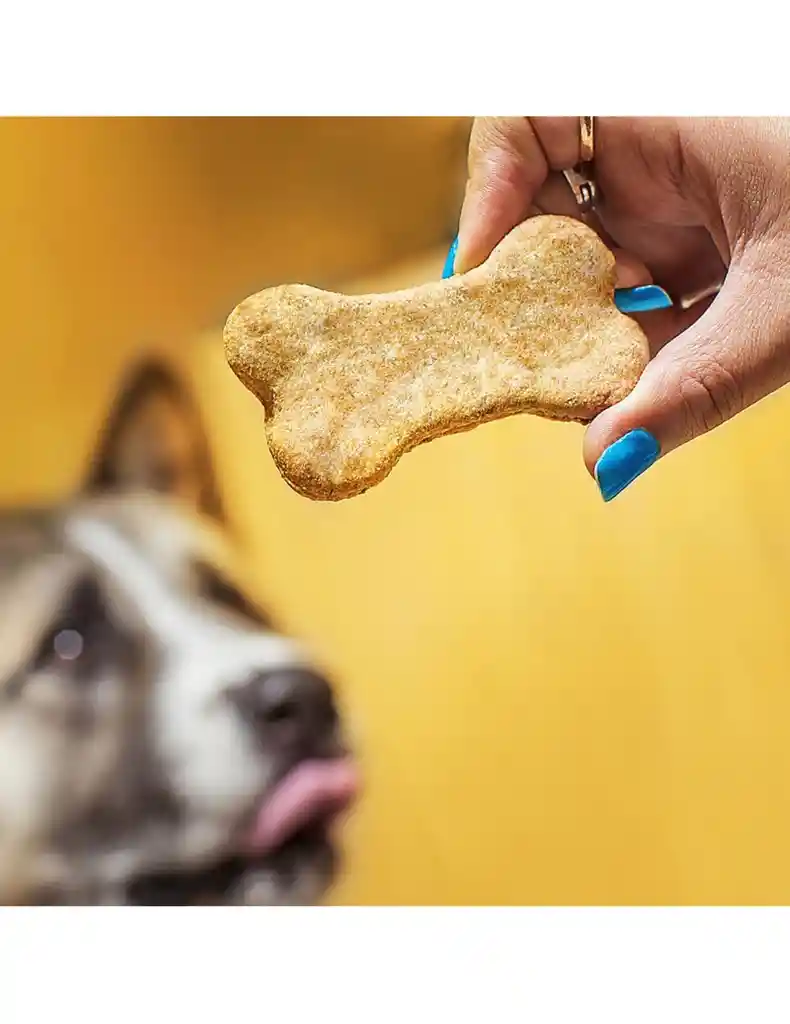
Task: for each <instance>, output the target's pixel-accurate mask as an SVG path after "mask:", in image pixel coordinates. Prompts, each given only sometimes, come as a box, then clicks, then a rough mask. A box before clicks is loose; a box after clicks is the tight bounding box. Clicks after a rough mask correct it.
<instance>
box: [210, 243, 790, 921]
mask: <svg viewBox="0 0 790 1024" xmlns="http://www.w3.org/2000/svg"><path fill="white" fill-rule="evenodd" d="M441 256H442V254H441V253H438V252H437V253H436V255H435V257H433V258H431V259H428V260H427V261H425V262H423V263H422V264H420V265H417V266H414V267H412V268H409V269H407V270H405V271H404V272H403V274H401V275H394V276H390V277H389V278H387V279H381V278H378V279H376V280H372V281H369V282H364V283H361V284H359V285H358V286H357V287H359V288H363V287H394V286H400V285H401V284H405V283H408V282H409V281H412V282H415V281H416V280H418V279H426V278H428V277H430V276H436V275H438V273H439V270H440V267H441ZM190 362H191V365H192V367H193V369H194V371H195V374H196V377H197V380H198V382H199V384H200V387H201V390H202V392H203V394H204V398H205V401H206V404H207V408H208V411H209V413H210V415H211V421H212V425H213V430H214V433H215V437H216V439H217V443H218V452H219V455H220V461H221V468H222V474H223V478H224V480H225V484H226V489H227V494H228V499H229V504H230V508H231V512H232V513H233V514H234V516H235V517H236V518H237V520H239V522H240V523H241V525H242V527H243V529H244V532H245V534H246V536H247V539H248V541H249V542H250V544H251V546H252V549H253V552H254V557H255V558H256V559H258V561H259V564H260V566H261V573H262V579H263V580H264V582H265V584H266V586H267V588H268V590H269V592H270V593H271V594H272V595H274V596H275V597H276V602H277V603H278V605H279V607H280V608H281V609H282V611H283V613H284V615H285V618H286V620H287V621H289V622H290V624H291V625H292V626H293V627H294V628H296V629H298V630H299V631H300V632H303V633H305V634H306V635H307V636H309V637H311V638H312V639H313V640H314V642H315V643H316V644H317V645H318V647H319V648H320V650H322V651H323V652H324V654H325V656H326V657H327V659H328V660H329V662H330V663H331V664H332V665H333V666H334V667H335V668H336V670H337V671H338V672H339V674H340V676H341V677H342V679H343V680H344V682H345V695H346V699H347V702H348V704H349V707H350V709H351V711H352V713H353V715H354V719H355V721H356V722H357V724H358V727H359V729H360V730H361V739H362V742H363V750H364V763H365V770H366V774H367V777H368V793H367V799H366V801H365V803H364V805H363V807H362V808H361V810H360V812H359V814H358V815H357V818H356V820H355V821H354V822H353V825H352V828H351V833H350V862H349V864H350V869H349V874H348V878H347V881H346V884H345V885H344V886H343V888H342V889H341V890H340V891H339V892H338V894H337V898H338V900H340V901H341V902H365V903H406V902H409V903H421V902H429V903H450V904H452V903H522V902H526V903H565V904H568V903H677V902H693V903H698V902H702V903H705V902H784V901H787V900H790V866H789V865H790V742H789V741H790V630H788V623H789V622H790V527H788V514H787V505H788V499H789V498H790V463H788V460H787V459H785V457H784V454H783V452H784V443H783V442H784V437H785V435H786V434H787V433H788V429H790V428H788V424H790V395H781V396H779V397H776V398H774V399H773V400H771V401H770V402H767V403H765V404H764V405H763V406H762V407H760V408H758V409H756V410H754V411H753V412H751V413H749V414H747V415H745V416H743V417H742V418H741V419H740V420H739V421H738V422H737V423H734V424H731V425H729V426H727V427H725V428H723V429H722V430H721V431H720V432H718V433H717V434H716V435H714V436H711V437H709V438H707V439H704V440H702V441H700V442H698V443H697V444H695V445H694V446H693V447H690V448H688V449H687V450H686V451H683V452H679V453H677V454H676V455H673V456H672V458H671V459H669V460H667V462H666V463H664V464H663V465H661V466H659V467H657V468H656V469H654V470H652V471H651V473H650V474H648V475H647V476H646V477H645V478H644V479H643V480H642V481H640V482H639V483H638V484H637V485H636V486H635V487H634V489H633V491H631V492H630V493H627V494H625V495H624V496H623V497H622V498H621V499H619V500H618V501H616V502H614V503H613V504H611V505H609V506H604V504H603V503H602V502H601V500H600V498H599V497H598V495H597V491H596V489H595V487H594V485H593V484H592V482H591V481H590V479H589V478H588V477H587V475H586V473H585V471H584V469H583V466H582V462H581V456H580V450H581V449H580V443H581V436H582V431H581V429H580V428H577V427H575V426H572V425H562V424H553V423H546V422H542V421H539V420H535V419H530V418H515V419H511V420H509V421H507V422H501V423H497V424H492V425H488V426H485V427H481V428H479V429H478V430H475V431H473V432H471V433H469V434H464V435H461V436H458V437H454V438H448V439H444V440H442V441H439V442H436V443H435V444H431V445H427V446H425V447H423V448H421V449H419V450H417V451H416V452H413V453H411V454H410V455H408V456H407V457H405V458H404V460H403V461H402V462H401V463H400V464H399V466H398V467H397V468H396V470H395V471H394V473H393V474H392V476H391V477H390V478H389V479H388V480H387V481H385V482H384V483H383V484H382V485H381V486H379V487H377V488H375V489H374V490H373V491H371V492H369V493H368V494H366V495H364V496H362V497H360V498H357V499H353V500H351V501H348V502H343V503H340V504H337V505H333V504H314V503H311V502H309V501H307V500H305V499H303V498H300V497H299V496H297V495H296V494H294V493H293V492H292V491H291V490H290V489H289V488H288V487H287V486H286V485H285V484H284V483H283V482H282V481H281V480H280V479H279V477H278V475H277V473H276V471H275V469H274V468H273V465H272V463H271V461H270V458H269V456H268V452H267V450H266V448H265V442H264V437H263V433H262V429H261V413H260V411H259V408H258V406H257V403H256V402H255V401H254V400H253V399H252V398H251V397H250V396H249V395H247V393H246V392H244V391H243V390H242V388H241V386H240V385H238V384H237V382H236V381H235V378H233V377H232V375H231V374H230V372H229V371H228V370H227V369H226V367H225V366H224V363H223V359H222V353H221V347H220V344H219V338H218V332H217V333H213V334H211V335H210V336H209V337H207V338H206V339H205V340H204V342H203V343H202V345H201V347H200V351H199V355H198V354H196V355H195V356H194V357H193V358H192V359H191V360H190Z"/></svg>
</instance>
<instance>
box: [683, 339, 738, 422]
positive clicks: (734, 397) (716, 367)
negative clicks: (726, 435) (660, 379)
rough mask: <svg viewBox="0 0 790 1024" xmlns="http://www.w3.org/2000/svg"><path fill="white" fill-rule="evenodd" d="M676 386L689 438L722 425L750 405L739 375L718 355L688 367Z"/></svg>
mask: <svg viewBox="0 0 790 1024" xmlns="http://www.w3.org/2000/svg"><path fill="white" fill-rule="evenodd" d="M676 386H677V393H678V395H679V397H680V401H681V408H682V410H683V417H684V425H685V432H686V434H687V436H688V437H689V438H691V437H697V436H699V435H700V434H705V433H707V432H708V431H710V430H713V429H714V428H715V427H718V426H721V424H722V423H725V422H726V421H727V420H729V419H732V417H733V416H736V415H737V414H738V413H739V412H741V411H742V410H743V409H744V407H745V405H746V402H745V399H744V392H743V387H742V385H741V384H740V382H739V381H738V379H737V377H736V376H735V375H734V374H733V373H732V372H731V371H730V370H728V369H727V368H726V367H725V366H723V365H722V364H721V363H720V362H719V361H718V360H716V359H710V358H707V359H705V360H701V361H699V362H697V363H696V364H695V365H694V366H692V367H690V368H689V367H686V368H685V369H684V370H683V372H682V374H679V376H678V380H677V385H676Z"/></svg>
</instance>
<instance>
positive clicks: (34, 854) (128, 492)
mask: <svg viewBox="0 0 790 1024" xmlns="http://www.w3.org/2000/svg"><path fill="white" fill-rule="evenodd" d="M137 492H140V493H137ZM251 590H252V588H251V587H249V586H248V584H247V582H246V581H245V579H244V573H243V571H242V569H241V567H240V560H239V559H238V557H237V556H236V554H235V552H234V549H233V544H232V543H231V542H230V540H229V536H228V530H227V528H226V527H225V525H224V515H223V513H222V509H221V505H220V502H219V501H218V498H217V493H216V488H215V486H214V483H213V474H212V472H211V467H210V460H209V459H208V453H207V447H206V445H205V439H204V438H203V437H202V434H201V432H200V429H199V424H198V422H197V419H196V412H195V409H194V406H192V405H191V402H190V399H189V397H188V396H187V395H186V394H185V393H184V392H183V391H182V390H181V388H180V385H179V384H178V382H177V380H176V379H175V378H174V377H173V376H171V375H170V374H169V373H168V371H167V370H166V369H165V368H163V367H158V366H150V367H146V368H145V369H144V370H143V371H141V372H140V373H139V374H138V375H137V376H136V378H135V380H134V382H133V384H132V386H131V387H130V388H128V389H127V390H126V392H125V393H124V395H123V397H122V399H121V402H120V404H119V406H118V408H117V409H116V411H115V414H114V416H113V417H112V418H111V420H110V426H109V429H108V431H107V432H106V435H105V437H104V438H103V442H102V444H101V445H100V449H99V454H98V456H97V459H96V461H95V464H94V467H93V470H92V472H91V474H90V476H89V479H88V481H87V484H86V486H85V488H84V489H83V492H82V493H81V494H80V495H78V496H77V497H76V498H75V499H74V500H73V501H70V502H67V503H65V504H63V505H62V506H59V507H53V508H48V509H38V510H28V511H10V512H7V513H5V514H3V515H0V603H1V604H2V614H0V902H3V903H38V904H72V905H74V904H79V905H84V904H147V905H151V904H166V905H181V904H202V903H219V904H248V905H249V904H256V905H260V904H264V905H276V904H305V903H313V902H316V901H318V900H319V899H320V898H321V897H322V896H323V894H324V893H325V891H326V889H327V887H328V885H329V884H330V883H331V881H332V879H333V876H334V874H335V870H336V855H335V848H334V845H333V842H332V838H331V831H332V829H331V826H332V824H333V822H334V820H335V819H336V816H337V815H338V813H340V812H342V811H344V810H346V809H347V808H348V807H349V806H350V805H351V803H352V801H353V799H354V796H355V793H356V778H355V771H354V765H353V761H352V759H351V757H350V755H349V753H348V751H347V749H346V747H345V745H344V741H343V736H342V728H341V722H340V717H339V714H338V710H337V707H336V704H335V701H334V698H333V695H332V691H331V688H330V685H329V683H328V682H327V680H326V679H325V678H324V676H323V675H322V674H321V673H320V672H319V671H318V670H317V668H316V667H315V666H314V665H313V663H312V662H311V660H310V658H309V657H308V655H307V654H306V652H305V651H304V650H302V648H301V647H300V645H299V644H298V643H296V642H295V641H294V640H292V639H290V638H288V637H286V636H283V635H282V634H281V633H280V631H279V630H277V629H276V628H275V627H274V625H273V624H272V622H271V621H270V620H269V618H268V617H267V615H266V614H265V613H264V612H262V611H261V610H260V609H259V608H258V607H257V605H256V603H255V602H254V601H253V600H252V599H251V597H250V596H249V595H250V593H251Z"/></svg>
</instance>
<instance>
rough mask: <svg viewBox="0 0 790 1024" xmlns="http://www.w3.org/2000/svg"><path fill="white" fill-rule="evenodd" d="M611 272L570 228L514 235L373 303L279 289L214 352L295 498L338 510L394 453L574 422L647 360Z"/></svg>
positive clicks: (595, 245) (608, 262)
mask: <svg viewBox="0 0 790 1024" xmlns="http://www.w3.org/2000/svg"><path fill="white" fill-rule="evenodd" d="M614 283H615V270H614V257H613V256H612V254H611V253H610V252H609V250H608V249H607V248H606V246H605V245H604V243H603V242H602V241H601V240H600V239H599V238H598V236H597V235H596V234H595V233H594V232H593V231H592V230H591V229H590V228H588V227H586V226H585V225H584V224H582V223H580V222H579V221H575V220H571V219H569V218H565V217H554V216H543V217H535V218H532V219H530V220H527V221H525V222H524V223H523V224H520V225H519V226H518V227H516V228H514V229H513V231H511V232H510V234H509V235H508V236H507V237H506V238H505V239H504V240H503V241H502V242H501V243H500V244H499V245H498V246H497V247H496V249H495V250H494V251H493V253H492V254H491V256H490V257H489V258H488V260H486V262H485V263H484V264H483V265H482V266H480V267H477V268H476V269H474V270H470V271H469V272H468V273H466V274H462V275H459V276H457V277H451V278H449V279H447V280H444V281H437V282H433V283H430V284H425V285H421V286H419V287H416V288H410V289H407V290H404V291H399V292H393V293H391V294H387V295H338V294H335V293H332V292H326V291H320V290H319V289H317V288H311V287H308V286H307V285H283V286H280V287H276V288H269V289H267V290H266V291H263V292H260V293H259V294H257V295H253V296H251V297H250V298H248V299H245V300H244V302H242V303H241V304H240V305H239V306H237V308H236V309H235V310H234V311H233V313H231V315H230V317H229V319H228V322H227V324H226V326H225V333H224V339H225V353H226V357H227V359H228V362H229V363H230V366H231V368H232V370H233V371H234V373H235V374H236V376H237V377H238V378H239V380H241V382H242V383H243V384H244V385H245V386H246V387H247V388H248V389H249V390H250V391H251V392H252V393H253V394H254V395H256V396H257V397H258V399H259V400H260V401H261V403H262V404H263V407H264V410H265V419H266V434H267V439H268V444H269V448H270V451H271V453H272V456H273V458H274V461H275V463H276V465H277V467H278V469H279V471H280V473H281V474H282V476H283V477H284V478H285V480H286V481H287V482H288V483H289V484H290V485H291V487H293V488H294V490H296V491H298V492H299V493H300V494H303V495H306V496H307V497H309V498H314V499H322V500H339V499H341V498H350V497H353V496H354V495H357V494H361V493H362V492H363V491H365V490H367V489H368V488H370V487H372V486H373V485H374V484H377V483H379V482H380V481H381V480H383V479H384V477H386V476H387V475H388V474H389V473H390V471H391V470H392V469H393V467H394V466H395V464H396V462H397V461H398V459H399V458H400V457H401V455H403V454H404V453H405V452H407V451H409V450H410V449H412V448H414V447H416V446H417V445H419V444H422V443H423V442H425V441H430V440H433V439H434V438H437V437H441V436H442V435H444V434H452V433H456V432H460V431H463V430H469V429H471V428H472V427H475V426H477V425H478V424H480V423H485V422H486V421H488V420H494V419H499V418H500V417H503V416H509V415H512V414H514V413H535V414H537V415H540V416H545V417H549V418H551V419H557V420H576V421H578V422H582V423H584V422H587V421H589V420H591V419H592V418H593V417H594V416H595V415H596V414H597V413H599V412H600V411H601V410H602V409H605V408H606V407H607V406H609V405H612V404H613V403H615V402H617V401H619V400H620V399H622V398H624V397H625V396H626V395H627V394H628V392H629V391H630V390H631V389H632V388H633V386H634V385H635V384H636V382H637V380H638V379H639V376H640V374H641V372H642V370H643V369H644V367H645V364H646V362H647V358H648V349H647V341H646V338H645V336H644V334H643V333H642V330H641V328H640V327H639V326H638V325H637V323H636V322H635V321H634V320H631V319H629V318H628V317H626V316H624V315H623V314H621V313H620V312H619V311H618V310H617V309H616V308H615V305H614V301H613V293H614Z"/></svg>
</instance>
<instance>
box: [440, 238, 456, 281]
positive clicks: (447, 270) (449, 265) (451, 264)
mask: <svg viewBox="0 0 790 1024" xmlns="http://www.w3.org/2000/svg"><path fill="white" fill-rule="evenodd" d="M457 249H458V235H456V236H455V238H454V239H453V244H452V245H451V246H450V251H449V252H448V253H447V259H446V260H445V261H444V270H443V271H442V280H444V279H445V278H446V277H452V276H453V274H454V273H455V253H456V250H457Z"/></svg>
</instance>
